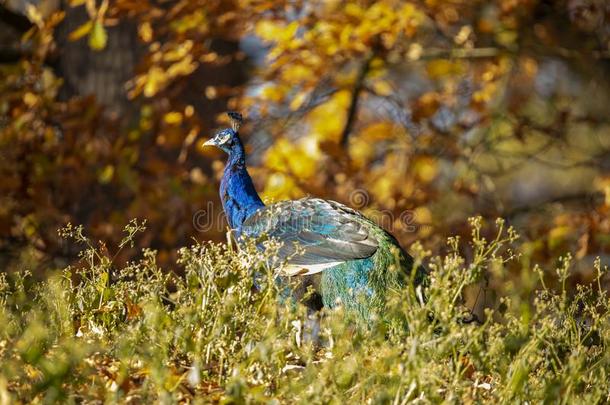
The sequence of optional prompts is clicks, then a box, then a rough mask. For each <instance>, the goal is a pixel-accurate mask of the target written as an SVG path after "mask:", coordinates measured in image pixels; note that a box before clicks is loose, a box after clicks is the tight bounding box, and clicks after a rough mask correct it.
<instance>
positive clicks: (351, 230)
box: [242, 198, 379, 275]
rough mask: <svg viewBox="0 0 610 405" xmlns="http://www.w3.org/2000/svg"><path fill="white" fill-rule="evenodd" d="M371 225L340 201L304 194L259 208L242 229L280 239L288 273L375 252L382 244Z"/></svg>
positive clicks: (317, 268) (306, 271)
mask: <svg viewBox="0 0 610 405" xmlns="http://www.w3.org/2000/svg"><path fill="white" fill-rule="evenodd" d="M371 225H372V224H371V223H370V221H368V220H367V219H366V218H365V217H364V216H362V214H360V213H359V212H357V211H355V210H353V209H351V208H349V207H347V206H345V205H343V204H340V203H338V202H335V201H329V200H321V199H318V198H302V199H300V200H293V201H282V202H279V203H276V204H272V205H268V206H265V207H263V208H261V209H259V210H258V211H257V212H256V213H255V214H253V215H252V216H251V217H250V218H248V219H247V220H246V221H245V222H244V224H243V225H242V233H243V234H245V235H247V236H252V237H258V236H261V235H267V236H269V237H271V238H274V239H277V240H279V241H281V242H282V247H281V248H280V251H279V256H280V259H282V260H285V259H288V264H289V267H288V269H287V270H286V272H287V274H288V275H296V274H298V275H305V274H313V273H317V272H320V271H322V270H324V269H327V268H330V267H333V266H336V265H337V264H340V263H343V262H346V261H348V260H355V259H364V258H367V257H370V256H372V255H373V254H374V253H375V252H376V251H377V248H378V246H379V245H378V241H377V239H376V238H375V237H374V235H373V234H372V233H371ZM297 246H298V247H297ZM297 250H299V253H297Z"/></svg>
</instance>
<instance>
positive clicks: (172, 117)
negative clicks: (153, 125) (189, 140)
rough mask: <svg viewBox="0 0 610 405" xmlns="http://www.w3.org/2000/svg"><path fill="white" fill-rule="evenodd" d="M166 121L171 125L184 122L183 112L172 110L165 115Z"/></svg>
mask: <svg viewBox="0 0 610 405" xmlns="http://www.w3.org/2000/svg"><path fill="white" fill-rule="evenodd" d="M163 119H164V120H165V122H166V123H167V124H170V125H178V124H180V123H181V122H182V113H180V112H178V111H172V112H168V113H167V114H165V116H164V117H163Z"/></svg>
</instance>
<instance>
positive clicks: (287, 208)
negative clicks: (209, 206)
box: [204, 112, 426, 320]
mask: <svg viewBox="0 0 610 405" xmlns="http://www.w3.org/2000/svg"><path fill="white" fill-rule="evenodd" d="M228 115H229V118H230V120H231V128H226V129H223V130H221V131H220V132H218V133H217V134H216V135H215V136H214V137H213V138H212V139H209V140H208V141H206V142H205V143H204V145H207V146H215V147H217V148H220V149H221V150H223V151H224V152H226V153H227V154H228V160H227V163H226V166H225V169H224V173H223V176H222V179H221V181H220V199H221V202H222V207H223V209H224V212H225V215H226V218H227V221H228V223H229V226H230V228H231V229H232V230H233V231H234V232H235V234H236V235H237V236H238V238H242V237H253V238H259V237H261V236H263V235H265V236H267V237H269V238H274V239H277V240H278V241H280V242H281V247H280V248H279V253H278V256H279V258H280V259H281V260H283V261H285V262H286V266H285V267H284V274H283V276H289V277H303V278H307V279H309V280H313V281H311V282H308V283H307V284H311V285H314V286H315V287H316V293H317V294H318V296H319V297H321V299H318V300H316V299H313V300H310V301H309V302H310V305H309V306H310V307H316V306H317V307H318V308H316V309H319V306H320V304H315V303H316V302H319V301H321V305H323V306H324V307H328V308H334V307H336V306H337V305H339V304H340V305H342V306H343V308H344V309H345V311H346V314H350V315H355V316H356V317H357V318H360V319H364V320H369V319H371V317H372V316H374V314H377V315H379V314H381V315H382V316H383V314H382V313H383V309H384V306H385V303H386V300H387V297H388V294H389V292H390V291H394V292H395V291H401V292H402V291H404V287H405V285H406V284H407V283H409V282H411V281H413V282H414V283H415V285H419V284H421V283H422V282H423V281H424V280H425V278H426V272H425V270H424V269H423V268H422V267H421V266H419V267H418V268H417V269H413V267H414V261H413V259H412V257H411V256H410V255H409V254H408V253H406V252H405V251H404V250H403V249H402V248H401V247H400V245H399V244H398V242H397V240H396V239H395V238H394V237H393V236H392V235H391V234H390V233H388V232H387V231H385V230H384V229H382V228H381V227H379V226H378V225H377V224H376V223H374V222H373V221H371V220H370V219H368V218H367V217H365V216H364V215H363V214H361V213H360V212H358V211H356V210H354V209H352V208H349V207H348V206H346V205H343V204H341V203H338V202H336V201H331V200H323V199H320V198H313V197H305V198H301V199H298V200H288V201H281V202H277V203H274V204H270V205H265V204H264V203H263V201H262V200H261V198H260V197H259V195H258V193H257V192H256V190H255V188H254V184H253V183H252V179H251V177H250V175H249V174H248V170H247V168H246V155H245V150H244V146H243V144H242V142H241V140H240V138H239V134H238V131H239V128H240V126H241V124H242V116H241V114H239V113H235V112H229V113H228ZM412 271H415V273H412ZM411 276H413V277H411ZM311 302H313V304H311Z"/></svg>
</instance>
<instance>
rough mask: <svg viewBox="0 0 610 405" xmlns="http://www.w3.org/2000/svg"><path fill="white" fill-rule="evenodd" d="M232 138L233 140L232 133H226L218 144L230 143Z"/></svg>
mask: <svg viewBox="0 0 610 405" xmlns="http://www.w3.org/2000/svg"><path fill="white" fill-rule="evenodd" d="M230 140H231V134H224V135H222V136H221V137H220V139H219V140H218V144H219V145H224V144H226V143H229V141H230Z"/></svg>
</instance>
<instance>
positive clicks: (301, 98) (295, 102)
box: [290, 92, 307, 111]
mask: <svg viewBox="0 0 610 405" xmlns="http://www.w3.org/2000/svg"><path fill="white" fill-rule="evenodd" d="M306 99H307V93H305V92H300V93H299V94H297V95H296V96H295V97H294V98H293V99H292V101H291V102H290V110H291V111H296V110H298V109H299V108H300V107H301V106H302V105H303V103H304V102H305V100H306Z"/></svg>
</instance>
